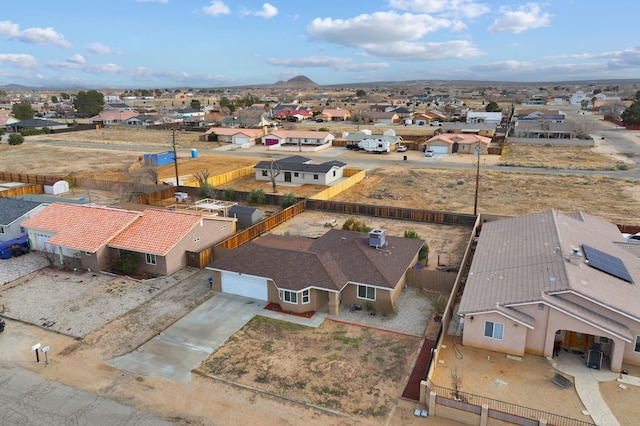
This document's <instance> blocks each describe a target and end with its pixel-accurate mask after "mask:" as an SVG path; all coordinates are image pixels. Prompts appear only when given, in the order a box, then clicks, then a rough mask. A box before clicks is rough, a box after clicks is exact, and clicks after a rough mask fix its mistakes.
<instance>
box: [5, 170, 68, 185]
mask: <svg viewBox="0 0 640 426" xmlns="http://www.w3.org/2000/svg"><path fill="white" fill-rule="evenodd" d="M0 180H3V181H7V182H22V183H36V184H40V185H43V184H44V183H46V182H52V181H53V182H55V181H58V180H64V178H63V177H62V176H54V175H31V174H28V173H11V172H0Z"/></svg>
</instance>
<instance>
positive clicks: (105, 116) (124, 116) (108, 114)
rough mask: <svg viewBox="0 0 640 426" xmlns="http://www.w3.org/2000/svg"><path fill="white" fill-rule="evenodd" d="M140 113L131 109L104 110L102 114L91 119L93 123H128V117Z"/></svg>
mask: <svg viewBox="0 0 640 426" xmlns="http://www.w3.org/2000/svg"><path fill="white" fill-rule="evenodd" d="M138 115H140V113H138V112H131V111H124V112H120V111H102V112H101V113H100V114H98V115H94V116H93V117H91V118H90V120H91V122H92V123H101V124H115V123H126V121H127V120H128V119H130V118H133V117H136V116H138Z"/></svg>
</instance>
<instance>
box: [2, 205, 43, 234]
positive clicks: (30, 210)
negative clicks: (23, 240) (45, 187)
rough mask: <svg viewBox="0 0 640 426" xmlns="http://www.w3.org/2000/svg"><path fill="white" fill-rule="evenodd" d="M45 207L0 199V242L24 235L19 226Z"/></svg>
mask: <svg viewBox="0 0 640 426" xmlns="http://www.w3.org/2000/svg"><path fill="white" fill-rule="evenodd" d="M44 207H45V205H43V204H42V203H38V202H35V201H25V200H18V199H15V198H8V197H0V242H2V241H9V240H13V239H16V238H18V237H20V236H22V235H24V234H25V233H24V232H23V229H22V227H21V226H20V225H21V223H22V221H24V220H25V219H28V218H30V217H31V216H33V215H35V214H36V213H38V212H39V211H40V210H42V209H43V208H44Z"/></svg>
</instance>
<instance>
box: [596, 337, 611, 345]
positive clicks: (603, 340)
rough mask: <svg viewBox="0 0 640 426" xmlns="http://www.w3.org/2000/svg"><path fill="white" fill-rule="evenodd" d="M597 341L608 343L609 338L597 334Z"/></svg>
mask: <svg viewBox="0 0 640 426" xmlns="http://www.w3.org/2000/svg"><path fill="white" fill-rule="evenodd" d="M598 343H609V338H608V337H602V336H598Z"/></svg>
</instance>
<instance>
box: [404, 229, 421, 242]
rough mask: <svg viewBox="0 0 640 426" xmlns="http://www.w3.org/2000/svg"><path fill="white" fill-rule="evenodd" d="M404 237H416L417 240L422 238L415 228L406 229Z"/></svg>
mask: <svg viewBox="0 0 640 426" xmlns="http://www.w3.org/2000/svg"><path fill="white" fill-rule="evenodd" d="M404 237H405V238H415V239H416V240H419V239H420V235H418V233H417V232H416V231H414V230H413V229H405V231H404Z"/></svg>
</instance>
